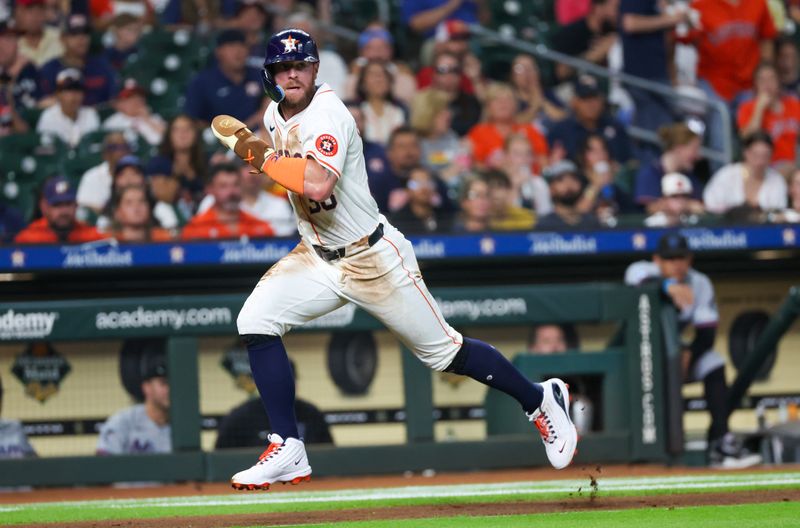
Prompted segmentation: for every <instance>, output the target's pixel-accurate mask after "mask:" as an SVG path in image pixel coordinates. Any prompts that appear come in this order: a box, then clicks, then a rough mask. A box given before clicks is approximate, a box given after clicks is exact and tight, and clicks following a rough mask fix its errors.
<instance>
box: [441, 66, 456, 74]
mask: <svg viewBox="0 0 800 528" xmlns="http://www.w3.org/2000/svg"><path fill="white" fill-rule="evenodd" d="M436 73H441V74H443V75H444V74H447V73H461V68H459V67H458V66H437V67H436Z"/></svg>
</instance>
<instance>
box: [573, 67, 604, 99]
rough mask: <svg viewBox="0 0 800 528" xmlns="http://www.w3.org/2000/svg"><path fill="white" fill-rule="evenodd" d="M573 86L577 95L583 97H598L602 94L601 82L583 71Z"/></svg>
mask: <svg viewBox="0 0 800 528" xmlns="http://www.w3.org/2000/svg"><path fill="white" fill-rule="evenodd" d="M572 86H573V88H574V90H575V96H576V97H579V98H581V99H588V98H589V97H597V96H598V95H601V94H602V90H601V89H600V82H599V81H598V80H597V78H596V77H594V76H593V75H589V74H588V73H582V74H580V75H578V76H577V77H576V78H575V81H573V83H572Z"/></svg>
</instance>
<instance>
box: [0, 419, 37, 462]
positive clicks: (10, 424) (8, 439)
mask: <svg viewBox="0 0 800 528" xmlns="http://www.w3.org/2000/svg"><path fill="white" fill-rule="evenodd" d="M33 456H36V452H35V451H34V450H33V447H31V444H30V442H28V437H27V435H26V434H25V430H24V429H23V428H22V423H20V422H19V421H18V420H1V419H0V458H25V457H33Z"/></svg>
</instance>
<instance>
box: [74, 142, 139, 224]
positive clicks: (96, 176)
mask: <svg viewBox="0 0 800 528" xmlns="http://www.w3.org/2000/svg"><path fill="white" fill-rule="evenodd" d="M130 153H131V147H130V145H128V142H127V141H126V140H125V135H124V134H123V133H122V132H110V133H108V134H106V137H105V138H103V163H101V164H100V165H95V166H94V167H92V168H91V169H89V170H87V171H86V172H85V173H83V176H81V181H80V183H79V184H78V195H77V201H78V206H79V207H80V209H79V217H80V218H81V220H87V219H88V215H89V214H90V213H91V212H93V213H95V214H100V212H101V211H102V210H103V207H105V206H106V203H108V200H109V199H110V198H111V181H112V177H111V175H112V174H113V173H114V170H115V168H116V166H117V162H118V161H119V160H120V159H122V157H123V156H125V155H127V154H130ZM87 210H88V211H87Z"/></svg>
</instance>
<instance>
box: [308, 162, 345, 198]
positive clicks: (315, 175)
mask: <svg viewBox="0 0 800 528" xmlns="http://www.w3.org/2000/svg"><path fill="white" fill-rule="evenodd" d="M337 181H338V178H337V177H336V175H335V174H334V173H333V172H332V171H330V170H328V169H326V168H325V167H323V166H322V165H320V164H319V163H318V162H317V160H315V159H314V158H308V163H306V168H305V180H304V181H303V195H304V196H306V197H307V198H310V199H311V200H314V201H316V202H324V201H325V200H327V199H328V198H330V197H331V194H332V193H333V188H334V187H336V182H337Z"/></svg>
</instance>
